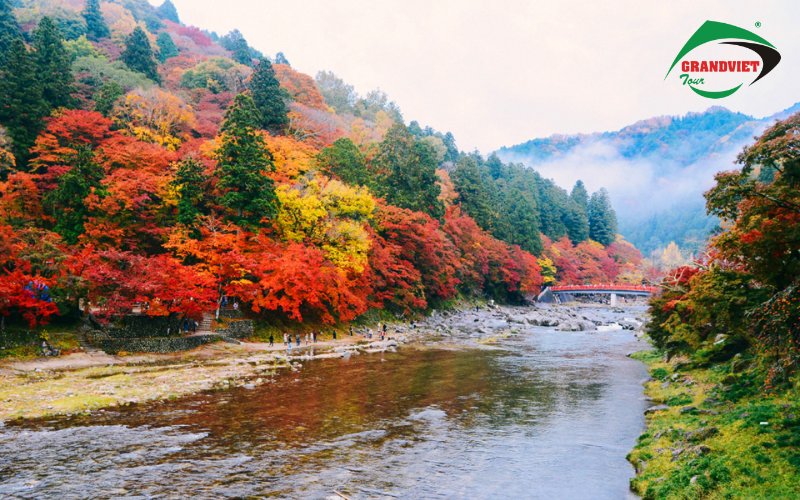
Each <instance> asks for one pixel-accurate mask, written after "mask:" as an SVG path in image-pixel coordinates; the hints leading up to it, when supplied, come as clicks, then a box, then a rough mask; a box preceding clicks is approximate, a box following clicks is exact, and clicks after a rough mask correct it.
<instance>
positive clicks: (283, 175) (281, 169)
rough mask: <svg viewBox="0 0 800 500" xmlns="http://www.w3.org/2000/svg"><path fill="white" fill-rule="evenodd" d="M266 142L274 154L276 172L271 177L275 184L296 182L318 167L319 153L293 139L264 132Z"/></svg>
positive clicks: (273, 160)
mask: <svg viewBox="0 0 800 500" xmlns="http://www.w3.org/2000/svg"><path fill="white" fill-rule="evenodd" d="M264 142H265V143H266V145H267V149H269V152H270V153H271V154H272V162H273V164H274V165H275V170H274V171H273V172H271V173H270V177H272V179H273V180H274V181H275V182H294V181H295V180H296V179H297V178H298V177H299V176H300V175H303V174H305V173H306V172H308V171H309V170H311V169H313V168H314V167H315V165H316V160H315V159H316V156H317V154H318V151H317V150H316V149H314V148H313V147H312V146H310V145H308V144H306V143H304V142H300V141H298V140H296V139H294V138H292V137H287V136H272V135H270V134H268V133H266V132H264Z"/></svg>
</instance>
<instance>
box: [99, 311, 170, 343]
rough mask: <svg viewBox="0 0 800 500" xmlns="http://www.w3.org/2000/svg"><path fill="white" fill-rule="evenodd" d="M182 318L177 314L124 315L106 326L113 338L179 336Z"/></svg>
mask: <svg viewBox="0 0 800 500" xmlns="http://www.w3.org/2000/svg"><path fill="white" fill-rule="evenodd" d="M182 324H183V319H182V318H179V317H177V316H143V315H142V316H140V315H135V314H131V315H128V316H124V317H122V318H120V319H119V320H117V321H115V322H114V323H113V324H111V325H109V326H108V328H106V331H107V332H108V336H109V337H112V338H114V339H140V338H151V337H173V336H174V337H180V336H181V335H182V332H181V325H182Z"/></svg>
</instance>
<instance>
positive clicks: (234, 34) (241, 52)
mask: <svg viewBox="0 0 800 500" xmlns="http://www.w3.org/2000/svg"><path fill="white" fill-rule="evenodd" d="M219 42H220V45H222V46H223V47H224V48H226V49H227V50H229V51H230V52H231V54H232V56H233V60H234V61H236V62H238V63H240V64H244V65H247V66H252V65H253V51H252V49H250V46H249V45H248V44H247V40H245V39H244V35H242V33H241V32H240V31H239V30H233V31H231V32H230V33H228V34H227V35H225V36H223V37H222V38H220V40H219Z"/></svg>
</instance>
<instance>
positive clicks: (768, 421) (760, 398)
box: [628, 351, 800, 499]
mask: <svg viewBox="0 0 800 500" xmlns="http://www.w3.org/2000/svg"><path fill="white" fill-rule="evenodd" d="M634 357H635V358H636V359H640V360H642V361H643V362H645V363H646V364H647V365H648V368H649V370H650V373H651V376H652V377H653V380H651V381H650V382H647V383H646V390H645V392H646V393H647V395H648V396H649V397H650V399H652V400H653V402H654V403H665V404H667V405H668V406H670V409H668V410H665V411H659V412H655V413H652V414H649V415H648V416H647V429H646V431H645V432H644V433H643V434H642V435H641V436H639V439H638V440H637V443H636V446H635V447H634V449H633V450H632V451H631V452H630V453H629V455H628V460H629V461H630V462H631V463H632V464H633V465H634V467H635V469H636V472H637V475H636V477H635V478H634V479H632V480H631V489H633V491H635V492H636V493H638V494H639V495H641V496H642V497H643V498H645V499H656V498H658V499H661V498H666V499H694V498H711V499H717V498H719V499H723V498H775V499H778V498H797V492H798V491H800V390H799V389H798V385H797V384H795V385H794V386H792V387H790V388H785V389H783V390H782V391H779V392H771V393H767V392H765V391H763V390H762V387H763V377H762V376H761V375H760V374H759V372H758V371H757V370H756V369H752V370H750V371H746V372H740V373H736V372H735V371H734V368H735V367H736V366H742V364H741V363H739V364H738V365H737V364H736V363H737V362H738V361H732V362H729V363H725V364H717V365H712V366H711V367H707V368H702V367H697V366H691V365H688V364H687V363H686V362H685V360H680V359H675V360H673V361H672V362H665V361H664V358H663V356H661V355H660V354H659V353H657V352H653V351H651V352H649V353H644V354H641V353H637V354H636V355H634Z"/></svg>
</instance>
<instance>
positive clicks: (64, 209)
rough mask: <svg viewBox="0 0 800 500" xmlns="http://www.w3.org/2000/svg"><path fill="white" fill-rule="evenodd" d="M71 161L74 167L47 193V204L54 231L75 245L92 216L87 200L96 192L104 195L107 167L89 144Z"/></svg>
mask: <svg viewBox="0 0 800 500" xmlns="http://www.w3.org/2000/svg"><path fill="white" fill-rule="evenodd" d="M70 164H71V165H70V166H71V167H72V168H71V169H70V170H69V171H68V172H67V173H65V174H64V175H62V176H61V177H60V178H59V180H58V187H56V189H54V190H53V191H50V192H49V193H47V195H46V196H45V198H44V200H43V205H44V207H45V209H46V210H47V213H48V215H50V216H51V217H52V218H53V220H54V221H55V226H54V227H53V230H54V231H55V232H56V233H58V234H60V235H61V237H62V238H64V241H65V242H67V243H68V244H70V245H74V244H75V243H77V242H78V238H79V237H80V235H82V234H83V233H84V224H85V222H86V219H87V218H88V217H89V215H90V211H89V208H88V207H87V206H86V203H85V201H84V200H86V197H87V196H89V195H90V194H91V193H92V192H93V191H94V192H95V194H97V195H101V194H102V193H101V192H102V188H101V185H100V181H101V180H102V179H103V167H101V166H100V165H98V164H97V163H96V162H95V161H94V156H93V154H92V151H91V149H89V148H88V147H83V148H80V149H78V152H77V154H76V155H75V156H74V157H73V158H72V159H71V161H70Z"/></svg>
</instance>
